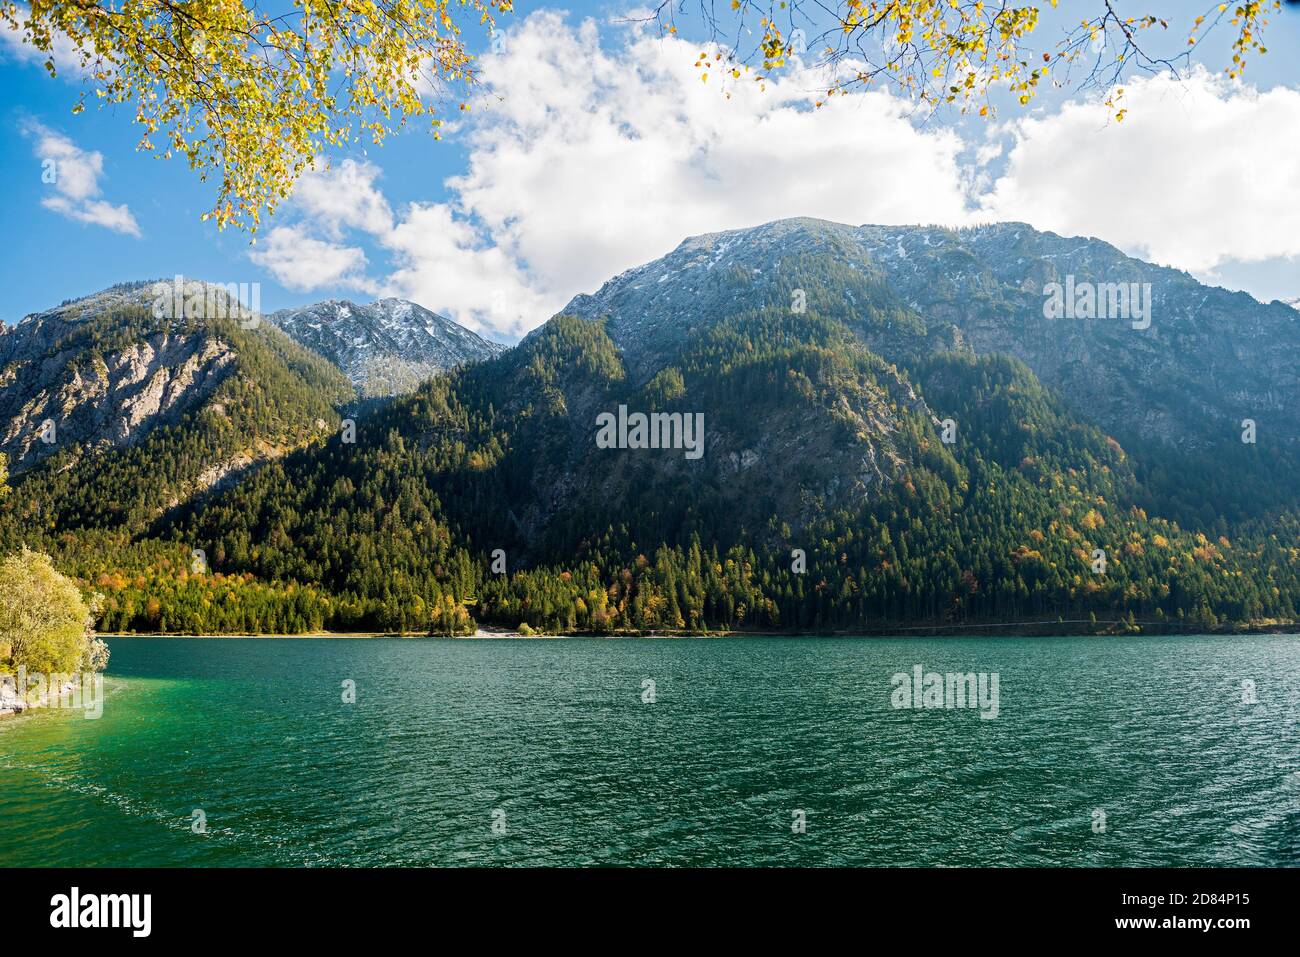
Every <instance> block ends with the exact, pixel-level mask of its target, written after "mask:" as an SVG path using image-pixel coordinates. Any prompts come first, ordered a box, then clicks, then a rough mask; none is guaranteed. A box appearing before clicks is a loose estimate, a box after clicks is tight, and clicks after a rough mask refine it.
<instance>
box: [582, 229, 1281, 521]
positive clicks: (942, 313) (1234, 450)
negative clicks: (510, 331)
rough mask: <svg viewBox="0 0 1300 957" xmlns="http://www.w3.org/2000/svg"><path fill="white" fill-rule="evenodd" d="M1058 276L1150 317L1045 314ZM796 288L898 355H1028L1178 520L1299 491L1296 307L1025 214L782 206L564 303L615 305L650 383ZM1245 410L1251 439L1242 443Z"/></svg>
mask: <svg viewBox="0 0 1300 957" xmlns="http://www.w3.org/2000/svg"><path fill="white" fill-rule="evenodd" d="M1052 284H1058V285H1059V286H1060V287H1064V288H1067V289H1084V288H1089V289H1095V290H1100V289H1105V288H1114V287H1117V286H1119V285H1121V284H1122V285H1124V286H1126V287H1128V288H1136V289H1138V290H1139V291H1144V292H1147V291H1149V297H1150V303H1149V306H1148V308H1147V312H1148V315H1147V317H1146V318H1145V319H1142V320H1139V319H1136V318H1132V319H1122V318H1108V319H1100V318H1098V319H1082V318H1079V319H1071V318H1055V319H1049V318H1046V317H1045V306H1046V304H1047V302H1048V296H1047V295H1046V294H1045V292H1046V290H1048V289H1050V288H1052ZM1134 284H1136V286H1134ZM799 299H802V300H803V302H804V307H805V308H806V310H807V311H808V313H809V314H816V315H819V316H824V317H828V318H832V319H834V320H836V321H839V322H841V323H843V324H844V325H845V326H846V327H847V328H849V329H851V330H852V331H853V333H854V335H855V336H856V337H857V338H858V339H859V340H860V341H862V342H863V343H864V344H866V345H867V346H868V347H869V348H870V349H872V350H874V351H875V352H877V353H878V354H880V355H882V356H884V357H886V358H888V359H890V360H892V361H895V362H899V363H908V362H915V361H918V360H920V359H921V358H923V357H925V356H927V355H930V354H933V353H935V352H942V351H945V350H958V351H965V352H969V353H973V354H979V355H989V354H998V355H1006V356H1013V357H1015V358H1017V359H1020V360H1021V361H1023V362H1024V363H1025V364H1026V365H1027V366H1028V367H1029V368H1030V369H1031V370H1033V372H1034V374H1035V375H1036V376H1037V377H1038V378H1039V380H1040V381H1041V382H1042V383H1043V384H1044V385H1046V386H1048V387H1049V388H1051V389H1054V390H1055V391H1056V392H1057V393H1059V394H1060V395H1061V396H1062V398H1063V399H1064V401H1065V402H1066V403H1067V405H1068V407H1069V408H1070V409H1071V410H1072V411H1073V412H1074V413H1075V414H1077V415H1078V416H1080V417H1081V418H1083V419H1086V420H1087V421H1090V422H1093V423H1095V424H1097V425H1098V426H1099V427H1101V428H1102V429H1103V430H1105V431H1106V432H1107V433H1109V434H1110V435H1112V436H1114V437H1115V438H1116V439H1117V440H1118V441H1119V442H1120V443H1121V444H1123V445H1124V446H1125V448H1129V449H1130V450H1131V451H1136V450H1138V449H1139V448H1141V449H1142V450H1143V451H1144V452H1149V454H1148V455H1146V456H1144V462H1143V467H1142V472H1141V479H1142V481H1143V484H1144V486H1146V487H1147V489H1148V491H1149V493H1150V497H1149V500H1148V503H1149V504H1153V505H1158V506H1159V507H1161V508H1165V509H1166V510H1168V511H1169V512H1170V513H1171V514H1176V515H1177V516H1178V517H1180V518H1188V517H1191V516H1192V515H1195V516H1196V517H1197V518H1198V519H1200V520H1202V521H1205V520H1209V519H1210V518H1211V517H1212V516H1213V515H1214V514H1215V509H1216V507H1218V508H1221V509H1222V510H1224V511H1227V512H1230V513H1231V514H1233V515H1240V514H1244V513H1248V512H1252V511H1254V512H1258V511H1259V509H1260V508H1266V507H1269V506H1273V505H1278V504H1282V503H1284V502H1286V501H1288V500H1289V497H1288V495H1286V494H1284V495H1282V496H1281V497H1279V496H1277V495H1275V494H1273V493H1274V492H1275V491H1277V484H1276V482H1275V481H1274V480H1273V476H1275V475H1276V472H1277V469H1278V468H1279V467H1282V466H1283V465H1284V463H1289V464H1290V465H1300V406H1297V404H1296V403H1295V402H1294V401H1292V400H1291V397H1292V396H1294V395H1297V394H1300V363H1298V362H1297V361H1296V357H1297V355H1298V354H1300V321H1298V320H1300V316H1298V315H1297V313H1296V310H1294V309H1290V308H1287V307H1286V306H1284V305H1282V304H1281V303H1277V302H1275V303H1271V304H1267V305H1265V304H1261V303H1260V302H1258V301H1257V300H1255V299H1254V298H1253V297H1251V296H1249V295H1247V294H1245V293H1239V292H1230V291H1227V290H1224V289H1220V288H1217V287H1212V286H1206V285H1203V284H1201V283H1199V282H1197V281H1196V280H1195V279H1194V278H1192V277H1191V276H1190V275H1188V274H1187V273H1184V272H1181V271H1178V270H1174V269H1168V268H1165V267H1160V266H1154V265H1151V264H1149V263H1145V262H1142V261H1141V260H1138V259H1134V258H1132V257H1130V256H1126V255H1125V254H1123V253H1122V252H1120V251H1119V250H1118V249H1116V248H1115V247H1113V246H1111V245H1109V244H1107V243H1105V242H1102V241H1100V240H1096V239H1087V238H1064V237H1061V236H1057V235H1055V234H1053V233H1048V232H1038V231H1036V230H1034V229H1032V228H1031V227H1029V226H1026V225H1024V224H1021V223H1003V224H997V225H991V226H981V227H974V228H969V229H959V230H951V229H943V228H939V227H920V226H910V227H886V226H857V227H854V226H844V225H840V224H837V223H828V222H824V221H821V220H812V219H791V220H781V221H778V222H774V223H769V224H766V225H764V226H759V227H756V228H753V229H745V230H732V231H729V232H722V233H713V234H709V235H704V236H698V237H694V238H692V239H688V240H686V241H684V242H683V243H682V244H681V245H680V246H678V247H677V249H675V250H674V251H673V252H671V253H669V254H668V255H667V256H664V257H663V258H662V259H659V260H656V261H654V262H652V263H649V264H647V265H644V266H641V267H638V268H636V269H632V270H629V271H627V272H625V273H623V274H622V275H620V276H618V277H616V278H614V279H612V280H610V281H609V282H607V283H606V284H605V285H604V286H602V287H601V289H600V290H598V291H597V292H596V293H595V294H593V295H583V296H578V297H576V298H575V299H574V300H573V301H572V302H571V303H569V305H568V306H567V307H566V308H565V310H564V312H565V313H568V314H571V315H577V316H581V317H583V318H587V319H595V318H603V319H606V320H607V327H606V328H607V329H608V332H609V335H610V337H611V339H612V340H613V342H614V344H615V347H616V348H618V349H620V350H621V351H622V353H623V354H624V355H625V356H626V358H627V362H628V364H629V368H630V369H631V370H632V374H633V375H634V376H635V377H637V378H642V379H643V378H645V377H647V376H648V375H650V374H653V371H654V370H655V369H656V368H657V367H659V366H660V365H662V364H663V363H666V362H670V361H672V359H673V357H674V355H675V354H676V351H677V349H678V348H679V347H680V345H681V343H683V342H685V341H686V340H687V339H688V338H689V337H690V336H691V335H692V334H694V333H696V332H697V331H699V330H702V329H707V328H709V327H711V326H713V325H716V324H717V323H719V322H721V321H724V320H725V319H727V317H730V316H735V315H739V314H742V313H744V312H745V311H747V310H753V309H757V308H778V309H787V310H789V309H790V308H791V307H792V304H793V303H795V302H796V301H798V300H799ZM1139 326H1145V327H1144V328H1138V327H1139ZM1247 419H1249V420H1251V421H1253V422H1254V423H1255V424H1256V432H1257V435H1258V436H1259V438H1258V442H1257V443H1256V444H1254V445H1244V444H1243V443H1242V441H1241V435H1242V432H1243V427H1244V420H1247ZM1207 457H1210V458H1216V457H1217V458H1220V459H1222V460H1223V461H1225V462H1230V463H1231V466H1232V468H1231V473H1229V471H1228V470H1226V469H1220V470H1218V471H1219V474H1225V475H1226V474H1232V476H1233V477H1232V480H1231V481H1230V482H1226V483H1220V482H1210V483H1208V484H1207V483H1206V482H1198V483H1197V485H1196V487H1195V488H1193V489H1186V488H1183V483H1184V482H1185V480H1186V479H1187V478H1188V476H1194V475H1197V474H1201V473H1203V470H1201V469H1199V468H1198V462H1199V461H1201V460H1202V459H1204V458H1207ZM1207 499H1208V501H1207Z"/></svg>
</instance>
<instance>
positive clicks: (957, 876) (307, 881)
mask: <svg viewBox="0 0 1300 957" xmlns="http://www.w3.org/2000/svg"><path fill="white" fill-rule="evenodd" d="M1296 876H1297V872H1296V871H1293V870H1274V871H1266V870H1244V869H1243V870H1231V869H1205V870H1171V869H1153V870H1081V869H1059V870H1029V869H1025V870H1020V869H1017V870H1006V869H991V868H990V869H972V870H955V869H953V870H894V869H878V870H780V871H776V870H653V871H652V870H576V869H575V870H540V871H539V870H522V869H521V870H509V869H507V870H479V869H467V870H330V871H325V870H315V871H314V870H299V871H279V870H240V869H230V870H221V869H217V870H95V871H86V870H81V871H76V870H57V869H55V870H21V871H20V870H8V871H0V883H3V885H4V886H5V890H4V897H3V900H4V926H5V930H6V934H7V935H10V939H12V940H14V941H22V942H24V945H26V944H29V943H34V942H35V941H36V940H37V939H41V940H57V939H58V938H60V937H64V938H66V937H68V935H71V934H77V935H78V943H86V942H90V941H91V939H92V938H99V939H102V940H105V941H107V940H109V939H113V940H116V941H120V942H124V943H128V944H137V943H139V944H146V943H147V942H150V941H158V942H168V943H172V942H179V941H182V940H185V941H189V940H195V941H198V940H202V941H204V942H211V943H219V942H226V941H230V942H246V941H249V940H258V941H264V940H268V939H271V940H275V939H283V940H285V941H293V942H297V943H305V942H316V941H319V942H322V943H328V942H333V943H335V944H344V945H346V944H347V943H348V942H353V943H355V942H357V941H358V940H360V939H365V938H367V937H368V936H369V935H370V934H371V933H372V932H373V931H375V930H376V929H378V928H383V929H384V930H385V931H397V930H408V931H411V932H416V931H419V930H422V929H426V928H428V927H430V926H431V924H436V925H437V926H440V927H448V928H451V927H455V926H461V927H473V928H478V929H479V932H482V933H486V934H487V936H486V937H483V938H482V942H483V943H488V942H489V941H499V940H500V939H501V937H502V936H506V937H510V936H514V935H521V934H522V935H527V934H528V933H529V932H530V931H531V932H535V933H537V934H539V935H542V936H539V937H538V941H541V940H544V939H547V938H549V937H551V935H553V934H555V933H560V932H562V933H564V934H566V935H570V936H573V937H577V938H587V937H593V938H598V939H604V940H606V941H609V942H610V943H611V944H612V943H614V942H615V941H616V940H617V939H618V937H617V935H618V934H620V933H626V934H627V935H628V936H627V940H628V941H629V942H632V941H635V940H638V939H640V940H642V941H643V942H647V938H646V937H645V936H644V935H646V934H649V935H650V937H651V938H655V937H658V936H659V935H660V934H662V933H663V932H664V927H665V926H666V924H667V923H671V924H673V925H675V926H678V925H680V924H681V922H682V921H684V920H691V921H700V922H703V926H708V927H715V928H724V927H725V929H726V932H727V934H728V935H729V936H730V935H734V936H735V937H737V938H743V937H746V936H750V935H758V936H760V937H761V936H764V935H766V934H767V933H768V932H769V931H771V930H772V929H773V926H774V924H775V925H778V926H787V925H788V927H789V929H790V930H791V931H795V930H797V929H798V928H799V927H800V926H801V925H802V926H804V927H805V928H807V927H808V926H809V922H813V923H815V924H816V926H817V929H818V931H819V932H820V931H824V930H826V929H828V928H831V929H838V930H842V931H844V932H846V933H852V934H853V935H855V937H856V938H857V939H865V940H884V939H888V938H889V937H890V936H891V935H895V934H898V933H899V932H903V931H905V936H907V937H909V938H912V939H913V940H915V941H916V942H917V943H920V942H922V941H925V940H931V935H935V936H934V937H933V939H932V941H931V942H932V943H935V944H938V945H940V946H944V947H948V946H951V945H954V944H961V946H965V945H967V944H968V945H970V946H972V947H976V946H981V947H982V946H984V945H985V944H989V943H992V942H995V941H998V940H1008V939H1015V938H1016V937H1017V936H1019V935H1020V934H1022V933H1027V932H1036V931H1043V932H1045V933H1050V934H1051V935H1052V937H1051V938H1050V939H1052V940H1054V941H1058V942H1065V941H1069V942H1074V941H1076V940H1087V939H1094V938H1097V937H1107V938H1117V939H1123V938H1124V937H1132V938H1135V939H1137V940H1142V941H1162V942H1164V941H1173V942H1178V943H1183V942H1188V941H1191V940H1204V941H1207V942H1209V941H1213V942H1214V944H1215V945H1217V946H1222V947H1229V948H1231V947H1234V946H1238V945H1239V944H1240V943H1242V942H1243V941H1245V940H1258V939H1260V938H1259V936H1258V935H1261V934H1262V935H1264V939H1268V940H1272V939H1278V940H1281V939H1283V935H1284V934H1285V935H1287V936H1291V935H1293V934H1294V931H1295V927H1296V919H1295V903H1294V902H1295V898H1296V891H1297V889H1298V883H1300V882H1297V880H1296ZM656 928H659V929H658V930H656ZM963 928H965V930H963ZM611 934H613V935H616V936H614V937H610V935H611ZM918 935H919V936H918ZM963 941H964V942H965V943H961V942H963ZM981 942H982V943H981ZM665 943H666V942H665Z"/></svg>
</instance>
